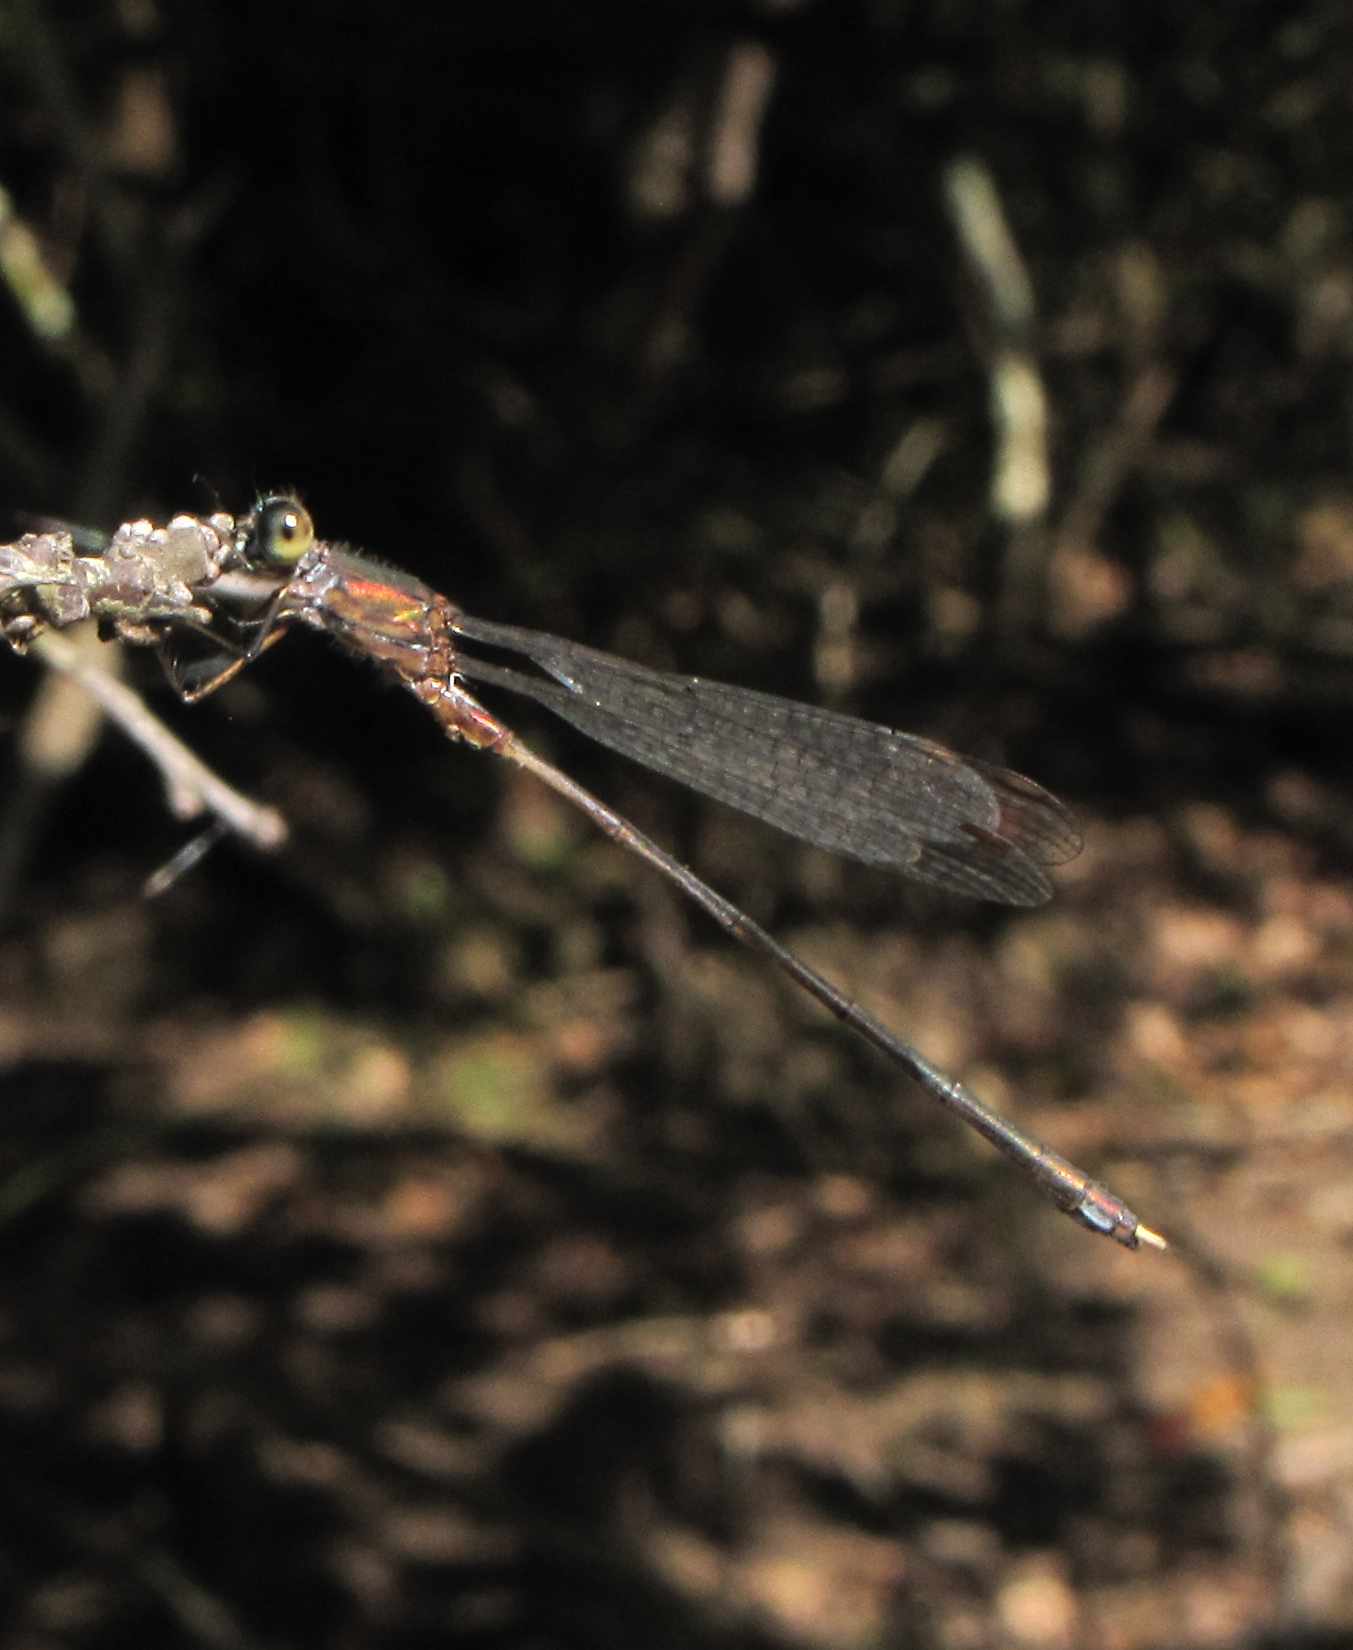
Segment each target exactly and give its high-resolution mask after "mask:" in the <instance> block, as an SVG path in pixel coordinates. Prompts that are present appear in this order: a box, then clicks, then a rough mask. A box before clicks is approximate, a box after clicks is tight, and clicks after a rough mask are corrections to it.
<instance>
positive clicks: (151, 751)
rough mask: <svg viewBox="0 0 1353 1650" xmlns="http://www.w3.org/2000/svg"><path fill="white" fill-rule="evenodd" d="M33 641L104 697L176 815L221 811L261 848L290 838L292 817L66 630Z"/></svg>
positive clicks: (45, 656)
mask: <svg viewBox="0 0 1353 1650" xmlns="http://www.w3.org/2000/svg"><path fill="white" fill-rule="evenodd" d="M33 647H34V651H35V652H37V653H38V654H39V655H40V656H41V658H42V660H43V663H44V664H47V665H49V666H50V667H51V668H52V669H53V670H59V671H61V672H62V673H63V674H64V675H67V676H69V677H71V678H72V680H74V681H76V682H78V683H79V684H80V686H81V687H82V688H84V690H85V691H86V693H88V694H90V695H91V696H92V697H93V698H94V699H96V700H97V701H98V703H99V705H100V707H101V708H102V710H103V712H104V714H105V715H106V716H108V717H109V718H111V720H113V721H114V722H116V723H117V724H118V726H119V727H120V728H121V729H122V731H123V732H124V733H125V734H126V735H127V737H128V738H129V739H131V740H133V741H134V742H135V743H136V744H138V745H140V747H141V749H142V750H143V751H145V753H146V755H147V756H148V757H149V758H150V760H151V761H152V762H153V763H154V764H155V766H156V767H157V768H158V769H159V770H160V773H161V774H162V775H163V778H164V782H165V789H166V792H167V793H168V797H169V806H170V808H171V809H172V811H173V812H174V814H175V815H176V817H178V818H179V819H192V818H195V817H196V816H197V815H198V814H201V813H204V812H210V813H212V814H215V816H216V817H217V818H218V819H219V820H220V821H221V822H222V824H223V825H225V826H227V827H228V828H229V829H230V830H232V831H234V832H235V834H236V835H237V836H240V837H243V838H244V840H245V841H246V842H247V843H249V845H250V846H251V847H253V848H257V849H258V850H259V851H260V852H265V853H266V852H270V851H271V850H273V849H276V848H280V847H281V845H282V844H283V843H284V842H285V841H286V839H287V823H286V820H285V819H284V818H283V816H282V814H281V813H279V812H278V810H277V809H276V808H271V807H269V806H268V805H267V804H266V803H262V802H255V801H253V800H252V798H250V797H247V796H245V795H243V793H242V792H240V791H237V790H235V789H234V787H233V786H231V785H227V784H226V782H225V780H223V779H221V778H219V777H218V776H217V775H216V774H214V773H213V772H212V771H211V769H210V768H208V767H207V766H206V764H205V763H204V762H203V761H202V760H201V759H200V758H199V757H197V756H195V755H194V754H193V752H192V751H191V750H189V749H188V747H187V746H186V745H185V744H183V742H182V741H181V740H180V739H178V738H176V737H175V735H174V734H172V733H171V732H170V731H169V729H168V728H167V727H165V725H164V723H163V722H161V721H160V719H159V717H157V716H156V715H155V714H154V713H153V712H152V711H151V710H149V709H148V708H147V706H146V705H145V703H144V701H143V700H142V699H141V698H140V696H139V695H138V694H137V693H135V692H134V691H133V690H132V689H131V688H129V687H128V686H127V685H126V683H125V682H120V681H118V679H117V678H116V677H114V676H110V675H109V674H108V672H107V671H106V670H104V669H103V668H102V667H101V666H100V665H98V664H95V663H93V662H92V661H91V660H89V659H86V658H85V657H83V655H82V653H81V650H80V649H79V648H77V647H76V646H75V645H74V644H73V643H72V642H70V641H68V640H67V639H66V638H65V637H64V636H58V635H55V634H52V633H48V634H47V635H45V636H40V637H39V638H38V639H37V640H36V641H35V642H34V644H33Z"/></svg>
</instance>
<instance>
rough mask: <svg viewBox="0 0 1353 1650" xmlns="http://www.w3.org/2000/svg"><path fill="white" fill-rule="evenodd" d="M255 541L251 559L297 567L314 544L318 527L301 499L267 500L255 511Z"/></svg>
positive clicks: (275, 564) (270, 564) (269, 563)
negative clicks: (316, 527)
mask: <svg viewBox="0 0 1353 1650" xmlns="http://www.w3.org/2000/svg"><path fill="white" fill-rule="evenodd" d="M252 540H253V542H252V544H251V546H250V549H251V553H252V554H251V559H252V560H256V561H260V562H265V563H267V565H268V566H270V567H294V566H295V565H296V563H297V562H298V561H300V559H301V557H302V556H303V555H304V554H305V553H306V551H307V550H309V548H310V546H311V545H312V544H313V543H314V542H315V524H314V522H313V521H311V519H310V512H309V510H307V509H306V507H305V506H304V505H303V504H302V503H301V502H300V500H299V499H294V498H269V499H265V500H264V501H263V503H262V504H260V505H259V507H258V509H257V510H255V511H254V530H253V535H252Z"/></svg>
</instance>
